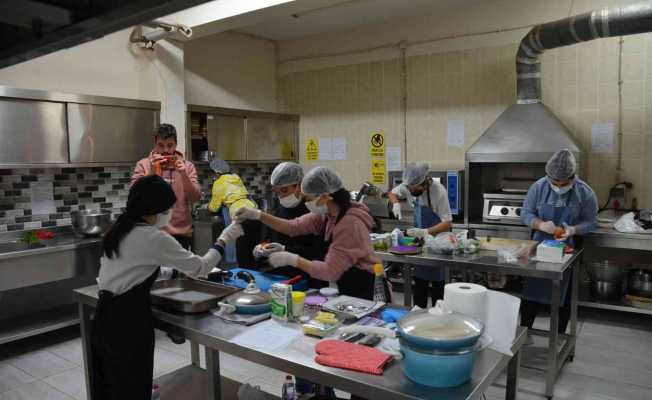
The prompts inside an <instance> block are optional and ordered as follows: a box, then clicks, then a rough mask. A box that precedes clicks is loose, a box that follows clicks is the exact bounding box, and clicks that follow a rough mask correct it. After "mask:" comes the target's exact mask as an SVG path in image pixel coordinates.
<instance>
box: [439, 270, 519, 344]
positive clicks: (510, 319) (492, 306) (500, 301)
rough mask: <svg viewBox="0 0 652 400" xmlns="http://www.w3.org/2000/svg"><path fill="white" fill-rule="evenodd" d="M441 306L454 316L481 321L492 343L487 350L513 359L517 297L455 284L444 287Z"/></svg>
mask: <svg viewBox="0 0 652 400" xmlns="http://www.w3.org/2000/svg"><path fill="white" fill-rule="evenodd" d="M444 303H445V304H446V306H447V307H448V308H450V309H451V310H453V311H455V312H459V313H461V314H465V315H468V316H471V317H473V318H476V319H478V320H480V321H482V323H484V325H485V335H489V337H491V339H492V341H493V342H492V344H491V345H490V346H489V347H490V348H492V349H494V350H496V351H498V352H500V353H503V354H507V355H510V356H511V355H512V344H513V343H514V338H515V337H516V329H517V328H518V324H519V320H518V312H519V308H520V306H521V300H520V299H519V298H518V297H514V296H512V295H509V294H506V293H502V292H497V291H495V290H488V289H487V288H485V287H484V286H482V285H477V284H475V283H466V282H456V283H449V284H447V285H446V286H445V287H444Z"/></svg>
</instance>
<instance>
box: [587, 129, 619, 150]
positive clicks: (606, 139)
mask: <svg viewBox="0 0 652 400" xmlns="http://www.w3.org/2000/svg"><path fill="white" fill-rule="evenodd" d="M614 131H615V124H614V123H613V122H609V123H603V124H593V125H592V126H591V152H593V153H613V152H614Z"/></svg>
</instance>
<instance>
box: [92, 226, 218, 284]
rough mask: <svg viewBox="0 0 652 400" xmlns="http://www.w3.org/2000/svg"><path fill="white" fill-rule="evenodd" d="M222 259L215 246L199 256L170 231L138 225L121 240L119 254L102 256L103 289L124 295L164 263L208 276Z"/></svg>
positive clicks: (193, 273)
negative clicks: (170, 233)
mask: <svg viewBox="0 0 652 400" xmlns="http://www.w3.org/2000/svg"><path fill="white" fill-rule="evenodd" d="M220 259H221V256H220V253H219V252H218V251H217V250H215V249H210V250H208V253H206V255H204V256H203V257H202V256H198V255H196V254H194V253H192V252H190V251H188V250H186V249H184V248H183V247H181V245H180V244H179V242H177V241H176V240H175V239H174V238H173V237H172V236H170V235H169V234H168V233H166V232H164V231H162V230H160V229H158V228H156V227H154V226H152V225H147V224H138V225H136V227H135V228H134V229H133V230H132V231H131V232H129V233H128V234H127V236H125V237H124V238H123V239H122V241H121V242H120V256H116V255H115V254H114V255H113V258H107V257H106V256H105V255H104V254H103V255H102V258H101V259H100V275H99V277H98V284H99V287H100V290H108V291H111V292H113V294H114V295H116V296H117V295H119V294H122V293H124V292H126V291H128V290H129V289H131V288H133V287H134V286H136V285H138V284H139V283H141V282H143V281H145V279H147V278H148V277H150V276H151V275H152V274H153V273H154V271H155V270H156V268H158V267H159V266H161V265H165V266H170V267H174V268H176V269H178V270H179V271H181V272H183V273H184V274H186V275H189V276H193V277H194V276H205V275H207V274H208V273H209V272H210V271H211V270H212V269H213V268H214V267H216V266H217V264H218V263H219V261H220Z"/></svg>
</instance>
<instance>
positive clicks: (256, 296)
mask: <svg viewBox="0 0 652 400" xmlns="http://www.w3.org/2000/svg"><path fill="white" fill-rule="evenodd" d="M270 300H271V297H270V295H269V293H265V292H263V291H261V290H260V289H258V287H256V284H255V283H253V282H252V283H250V284H249V286H247V288H246V289H244V290H243V291H241V292H238V293H234V294H232V295H231V296H229V297H228V298H227V299H226V301H227V303H229V304H233V305H234V306H260V305H263V304H267V303H269V302H270Z"/></svg>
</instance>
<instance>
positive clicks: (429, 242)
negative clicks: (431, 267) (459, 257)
mask: <svg viewBox="0 0 652 400" xmlns="http://www.w3.org/2000/svg"><path fill="white" fill-rule="evenodd" d="M459 245H460V241H459V239H458V238H457V236H456V235H455V234H454V233H451V232H442V233H440V234H438V235H437V236H435V237H432V236H428V237H427V238H426V244H425V247H426V249H427V250H428V251H430V252H432V253H435V254H454V253H455V252H456V251H457V248H458V247H459Z"/></svg>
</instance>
